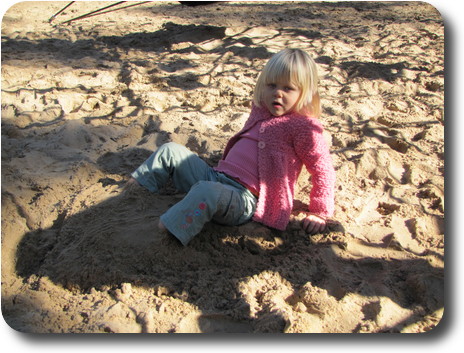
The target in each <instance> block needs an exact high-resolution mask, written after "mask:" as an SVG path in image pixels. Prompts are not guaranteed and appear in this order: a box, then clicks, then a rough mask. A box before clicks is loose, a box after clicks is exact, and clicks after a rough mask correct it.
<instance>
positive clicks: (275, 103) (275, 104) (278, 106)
mask: <svg viewBox="0 0 464 353" xmlns="http://www.w3.org/2000/svg"><path fill="white" fill-rule="evenodd" d="M272 106H273V107H274V108H281V107H282V104H281V103H279V102H272Z"/></svg>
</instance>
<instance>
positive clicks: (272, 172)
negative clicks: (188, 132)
mask: <svg viewBox="0 0 464 353" xmlns="http://www.w3.org/2000/svg"><path fill="white" fill-rule="evenodd" d="M256 123H258V124H260V126H259V142H258V149H259V150H258V164H259V165H258V172H259V180H260V182H259V199H258V204H257V209H256V212H255V214H254V216H253V220H254V221H257V222H260V223H263V224H265V225H267V226H270V227H272V228H276V229H279V230H285V229H286V227H287V225H288V222H289V219H290V214H291V211H292V209H293V198H294V189H295V184H296V181H297V179H298V176H299V174H300V172H301V169H302V167H303V165H305V166H306V168H307V169H308V171H309V172H310V173H311V182H312V189H311V193H310V195H309V196H310V202H309V207H308V209H309V212H311V213H314V214H317V215H320V216H322V217H331V216H332V215H333V212H334V188H335V171H334V168H333V165H332V159H331V157H330V153H329V148H328V146H327V143H326V141H325V139H324V137H323V135H322V132H323V127H322V125H321V123H320V122H319V121H318V120H317V119H315V118H310V117H307V116H303V115H300V114H296V113H291V114H288V115H283V116H279V117H274V116H272V115H271V114H270V113H269V111H268V110H267V109H265V108H259V107H256V106H253V108H252V110H251V114H250V117H249V118H248V120H247V122H246V123H245V126H244V127H243V129H242V130H241V131H240V132H239V133H237V134H236V135H235V136H233V137H232V138H231V139H230V141H229V142H228V144H227V146H226V148H225V150H224V156H223V158H225V157H226V155H227V154H228V153H229V151H230V149H231V148H232V146H233V145H234V144H235V143H236V142H237V141H238V139H239V138H240V135H241V134H243V133H244V132H246V131H248V130H249V129H250V128H251V127H253V126H254V125H255V124H256Z"/></svg>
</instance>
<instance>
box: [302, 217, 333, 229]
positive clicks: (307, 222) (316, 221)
mask: <svg viewBox="0 0 464 353" xmlns="http://www.w3.org/2000/svg"><path fill="white" fill-rule="evenodd" d="M326 226H327V222H326V220H325V219H324V218H322V217H319V216H316V215H313V214H310V215H308V216H307V217H306V218H304V219H303V220H302V221H301V227H302V228H303V229H304V231H305V232H306V233H307V234H317V233H320V232H322V231H324V230H325V228H326Z"/></svg>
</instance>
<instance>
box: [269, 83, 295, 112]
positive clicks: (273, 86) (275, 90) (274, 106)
mask: <svg viewBox="0 0 464 353" xmlns="http://www.w3.org/2000/svg"><path fill="white" fill-rule="evenodd" d="M300 94H301V89H299V88H298V87H297V86H296V85H294V84H292V83H290V82H288V81H278V82H271V83H268V84H267V85H266V86H265V88H264V95H263V97H264V105H265V106H266V108H267V109H268V110H269V111H270V112H271V114H272V115H274V116H281V115H284V114H287V113H290V112H292V111H293V109H294V108H295V105H296V103H297V101H298V99H299V98H300Z"/></svg>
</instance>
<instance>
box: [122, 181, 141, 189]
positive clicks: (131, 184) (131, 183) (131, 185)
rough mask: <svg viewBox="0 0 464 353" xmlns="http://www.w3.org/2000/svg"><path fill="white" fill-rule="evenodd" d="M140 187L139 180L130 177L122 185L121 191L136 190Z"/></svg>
mask: <svg viewBox="0 0 464 353" xmlns="http://www.w3.org/2000/svg"><path fill="white" fill-rule="evenodd" d="M140 188H141V185H140V184H139V182H138V181H137V180H135V179H134V178H130V179H129V180H128V181H127V183H126V185H124V187H123V189H122V190H123V191H135V190H138V189H140Z"/></svg>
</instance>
